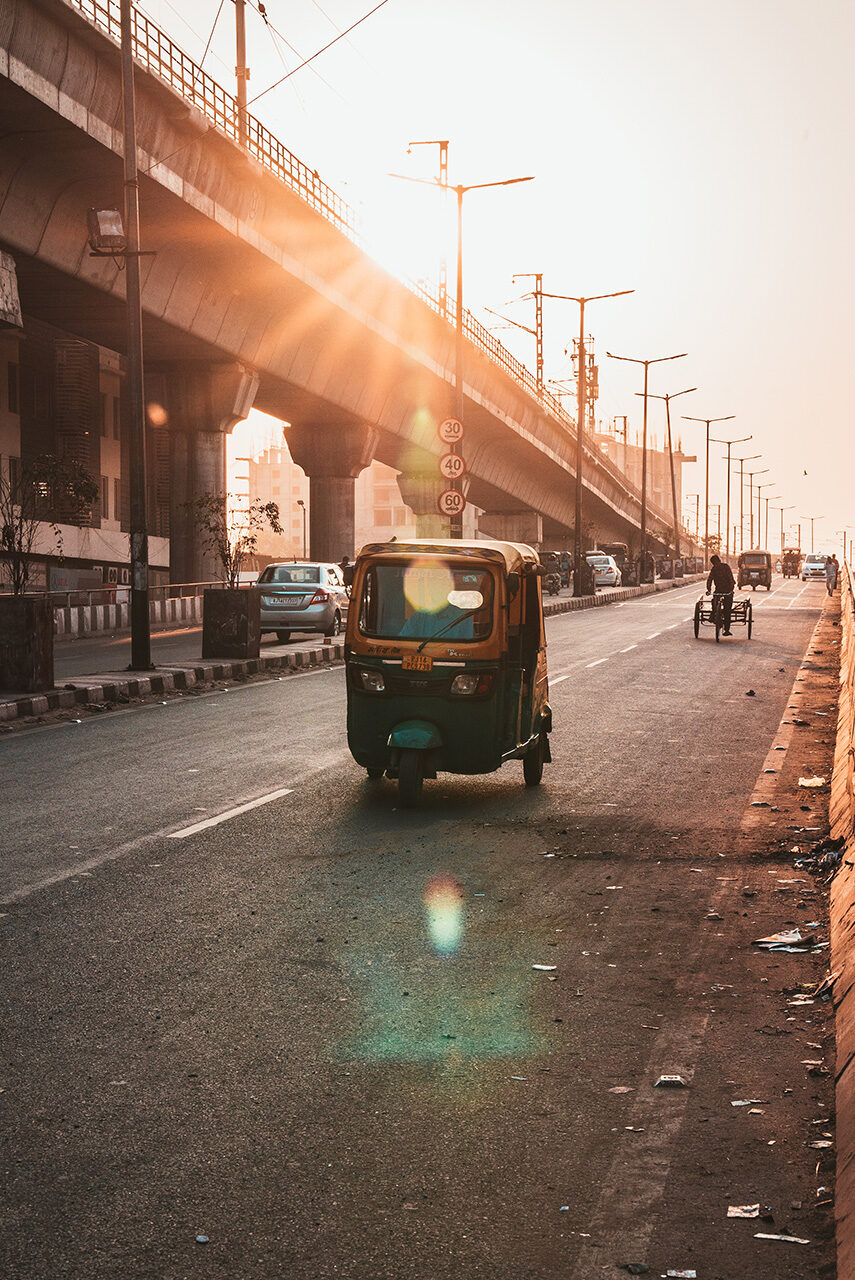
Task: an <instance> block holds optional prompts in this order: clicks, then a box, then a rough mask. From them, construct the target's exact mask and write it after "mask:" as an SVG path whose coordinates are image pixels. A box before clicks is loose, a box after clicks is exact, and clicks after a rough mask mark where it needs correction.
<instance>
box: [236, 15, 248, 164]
mask: <svg viewBox="0 0 855 1280" xmlns="http://www.w3.org/2000/svg"><path fill="white" fill-rule="evenodd" d="M235 79H236V81H237V109H238V118H237V126H238V143H239V144H240V146H242V147H245V146H246V143H247V133H248V130H247V120H246V82H247V80H248V79H249V67H248V66H247V65H246V0H235Z"/></svg>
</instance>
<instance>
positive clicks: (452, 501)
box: [436, 489, 466, 516]
mask: <svg viewBox="0 0 855 1280" xmlns="http://www.w3.org/2000/svg"><path fill="white" fill-rule="evenodd" d="M436 505H437V506H438V507H439V509H440V511H441V512H442V514H443V515H444V516H459V515H462V514H463V510H464V508H465V506H466V499H465V498H464V496H463V494H462V493H458V491H457V490H456V489H443V491H442V493H441V494H440V495H439V498H438V499H437V504H436Z"/></svg>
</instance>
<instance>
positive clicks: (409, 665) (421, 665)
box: [401, 653, 433, 671]
mask: <svg viewBox="0 0 855 1280" xmlns="http://www.w3.org/2000/svg"><path fill="white" fill-rule="evenodd" d="M432 667H433V658H432V657H431V656H430V654H428V653H408V654H407V655H406V657H404V658H403V659H402V660H401V670H402V671H430V670H431V668H432Z"/></svg>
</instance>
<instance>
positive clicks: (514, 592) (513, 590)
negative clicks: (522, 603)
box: [508, 572, 520, 600]
mask: <svg viewBox="0 0 855 1280" xmlns="http://www.w3.org/2000/svg"><path fill="white" fill-rule="evenodd" d="M519 590H520V575H519V574H518V573H516V572H514V573H509V574H508V599H509V600H516V598H517V596H518V595H519Z"/></svg>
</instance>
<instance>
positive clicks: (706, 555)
mask: <svg viewBox="0 0 855 1280" xmlns="http://www.w3.org/2000/svg"><path fill="white" fill-rule="evenodd" d="M735 417H736V414H735V413H728V414H725V416H724V417H723V418H693V417H690V416H689V415H688V414H685V413H684V414H683V420H684V421H685V422H704V423H706V429H707V433H706V463H705V467H704V568H706V566H707V561H708V560H709V557H710V549H709V538H710V423H711V422H730V420H731V418H735Z"/></svg>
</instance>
